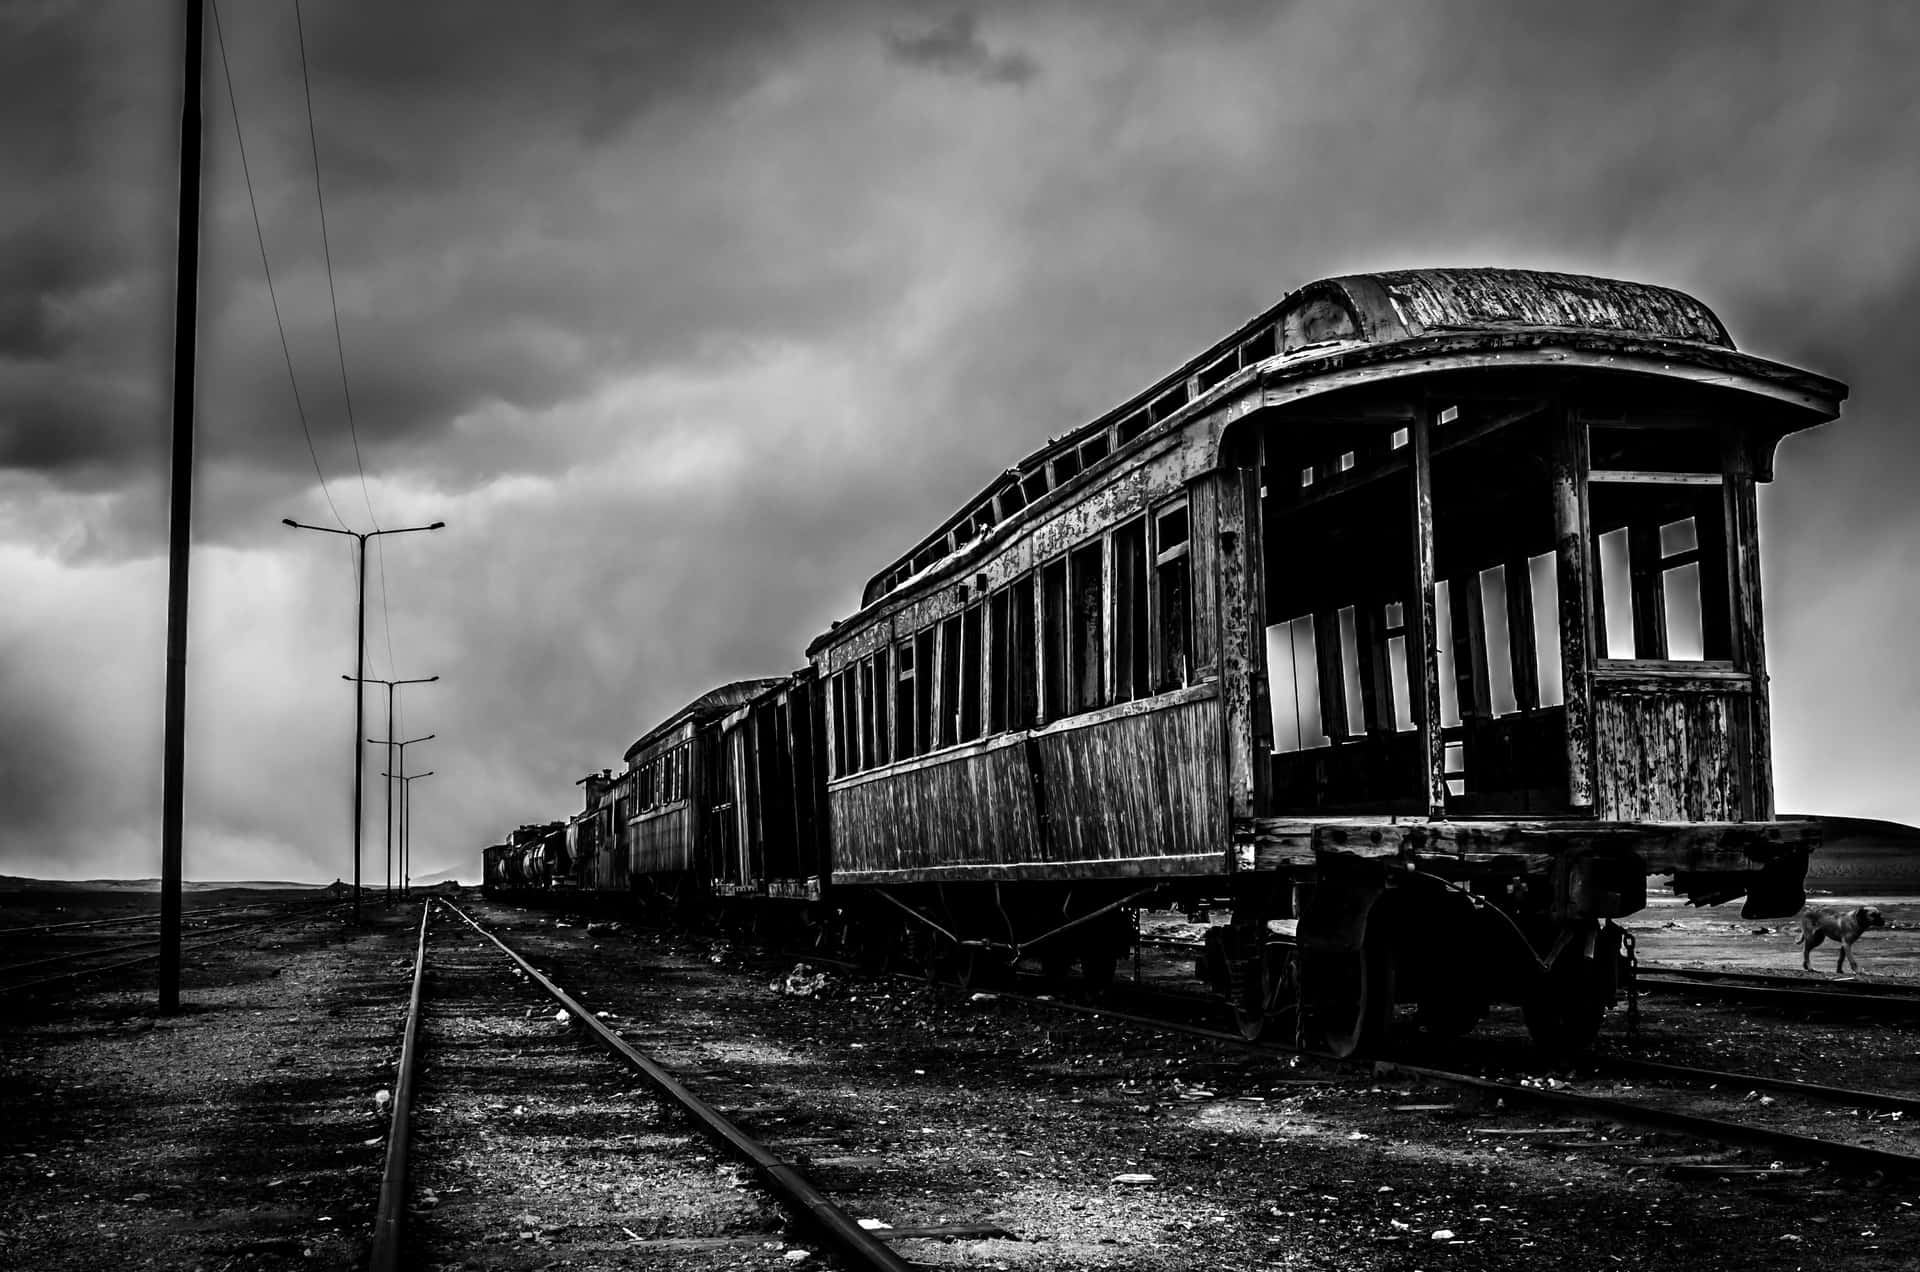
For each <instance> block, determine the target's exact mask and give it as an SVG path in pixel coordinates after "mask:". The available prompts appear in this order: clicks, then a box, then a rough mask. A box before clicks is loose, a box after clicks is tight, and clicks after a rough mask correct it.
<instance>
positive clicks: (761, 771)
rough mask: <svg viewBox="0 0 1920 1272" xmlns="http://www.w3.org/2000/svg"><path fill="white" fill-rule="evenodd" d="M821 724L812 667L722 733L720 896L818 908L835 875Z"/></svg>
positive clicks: (726, 723) (764, 696) (738, 714)
mask: <svg viewBox="0 0 1920 1272" xmlns="http://www.w3.org/2000/svg"><path fill="white" fill-rule="evenodd" d="M822 721H823V717H822V715H821V711H820V703H819V685H818V682H817V681H816V680H815V678H814V674H813V669H812V668H811V667H807V668H804V669H802V670H800V671H797V672H795V673H794V674H793V675H792V676H791V677H789V678H788V679H786V680H781V681H777V682H775V684H774V685H773V687H771V688H768V689H766V690H763V691H762V692H761V693H759V694H758V695H756V696H755V697H753V698H752V699H750V700H748V701H747V702H744V703H742V704H741V705H740V706H739V707H737V708H736V709H735V710H733V711H732V712H731V713H729V714H728V715H727V716H725V717H724V718H722V719H721V720H720V721H719V722H718V724H717V725H716V726H715V727H716V729H717V732H718V749H719V765H718V769H719V772H718V782H717V785H716V789H715V795H716V800H715V805H714V811H715V814H716V817H717V824H716V827H715V852H714V857H713V862H714V877H713V891H714V894H715V895H717V896H722V897H735V898H747V897H765V898H772V899H779V900H803V901H818V900H820V899H821V897H822V891H823V886H824V885H825V882H826V880H827V876H828V874H829V870H828V862H827V833H826V820H825V818H826V777H827V774H826V766H825V763H824V757H823V756H822V755H821V754H820V744H819V739H820V737H821V736H822V733H823V726H822Z"/></svg>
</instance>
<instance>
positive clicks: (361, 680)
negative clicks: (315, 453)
mask: <svg viewBox="0 0 1920 1272" xmlns="http://www.w3.org/2000/svg"><path fill="white" fill-rule="evenodd" d="M280 524H282V525H286V526H292V527H293V528H294V529H295V530H318V531H320V532H321V533H322V534H344V535H347V536H349V537H351V538H354V539H358V540H359V541H360V564H359V567H358V571H357V579H356V581H357V582H358V584H359V587H360V618H359V629H358V630H359V643H358V645H357V647H356V651H355V662H354V665H353V671H354V674H353V676H352V677H351V679H352V680H353V681H354V686H353V923H354V926H355V927H358V926H360V821H361V816H360V803H361V799H360V792H361V787H362V786H363V785H365V777H366V763H367V757H366V752H365V751H363V750H362V749H361V746H360V739H361V737H362V736H364V734H365V731H366V727H367V693H366V679H367V540H368V539H372V538H375V537H376V536H378V535H383V534H412V533H414V532H415V531H417V530H438V529H441V528H442V527H444V526H445V525H446V524H447V523H446V522H444V521H436V522H434V523H433V524H432V525H430V526H400V527H398V528H396V529H392V530H347V529H343V528H340V527H336V526H310V525H308V524H307V523H306V522H304V521H295V520H294V519H293V518H292V517H282V518H280Z"/></svg>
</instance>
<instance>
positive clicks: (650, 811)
mask: <svg viewBox="0 0 1920 1272" xmlns="http://www.w3.org/2000/svg"><path fill="white" fill-rule="evenodd" d="M779 683H780V682H779V681H777V680H739V681H735V682H733V683H731V684H726V685H721V686H720V687H719V688H717V689H712V690H709V691H708V692H706V693H704V694H702V695H700V697H698V698H695V699H694V700H693V701H692V702H690V703H688V704H687V705H686V706H684V707H682V708H681V709H680V710H678V711H676V712H674V714H673V715H671V716H669V717H667V719H666V720H664V721H662V722H661V723H660V724H658V725H656V726H655V727H653V728H652V729H649V730H648V731H647V732H646V733H644V734H642V735H641V736H640V737H639V738H638V739H637V740H636V741H635V742H634V744H633V745H632V746H630V747H628V748H627V753H626V763H627V775H628V780H629V782H630V784H631V792H632V793H631V796H630V799H631V811H630V813H629V815H628V821H627V825H628V842H629V844H630V858H629V863H628V872H629V875H630V877H631V878H632V880H633V881H634V882H635V884H636V886H640V887H643V888H645V889H647V890H649V891H652V892H655V893H658V894H664V895H666V896H669V897H673V898H675V899H677V900H681V901H686V902H692V901H694V900H695V899H697V898H699V897H702V896H704V895H706V892H707V885H708V881H709V880H710V879H711V877H712V861H713V853H714V843H715V837H716V835H717V834H718V831H719V814H718V813H716V812H715V810H714V807H713V804H714V800H713V792H714V791H715V790H716V789H718V786H719V773H720V763H721V760H720V754H719V736H718V733H717V731H716V730H715V729H714V728H713V727H712V726H713V725H714V724H716V723H717V722H718V721H719V720H720V718H721V717H722V716H725V715H726V714H727V713H728V712H730V711H732V710H733V709H734V708H736V707H738V706H740V705H741V704H742V703H744V702H746V701H748V700H749V699H751V698H752V697H754V696H755V695H757V694H759V693H761V692H763V691H765V690H767V689H770V688H772V687H774V686H775V685H777V684H779Z"/></svg>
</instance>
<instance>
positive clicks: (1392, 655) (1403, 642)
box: [1381, 601, 1413, 733]
mask: <svg viewBox="0 0 1920 1272" xmlns="http://www.w3.org/2000/svg"><path fill="white" fill-rule="evenodd" d="M1384 613H1385V616H1386V622H1385V625H1384V627H1383V629H1382V633H1381V634H1382V635H1384V636H1385V637H1386V638H1387V639H1386V647H1387V677H1388V681H1389V683H1391V684H1392V686H1393V727H1394V730H1395V731H1396V732H1399V733H1406V732H1408V731H1410V730H1411V729H1412V728H1413V697H1412V695H1411V694H1410V693H1409V692H1408V686H1407V607H1406V606H1405V605H1402V604H1401V603H1400V602H1399V601H1393V602H1391V603H1389V604H1388V605H1387V606H1386V608H1385V610H1384Z"/></svg>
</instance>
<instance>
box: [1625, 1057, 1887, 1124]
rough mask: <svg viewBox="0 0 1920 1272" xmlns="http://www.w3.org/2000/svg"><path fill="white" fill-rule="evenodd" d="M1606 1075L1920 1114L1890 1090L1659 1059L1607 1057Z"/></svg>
mask: <svg viewBox="0 0 1920 1272" xmlns="http://www.w3.org/2000/svg"><path fill="white" fill-rule="evenodd" d="M1594 1067H1595V1069H1596V1070H1598V1071H1599V1072H1602V1073H1614V1074H1619V1075H1621V1076H1623V1077H1628V1076H1632V1077H1643V1078H1672V1079H1688V1078H1691V1079H1695V1080H1701V1081H1707V1082H1724V1083H1727V1084H1729V1085H1732V1086H1744V1087H1747V1088H1749V1089H1758V1090H1764V1091H1779V1092H1782V1093H1784V1094H1786V1095H1799V1096H1804V1097H1806V1098H1807V1099H1810V1100H1825V1101H1827V1102H1828V1103H1831V1104H1863V1105H1870V1106H1871V1107H1873V1108H1877V1109H1885V1110H1887V1111H1888V1112H1892V1113H1911V1114H1920V1099H1915V1098H1914V1097H1912V1096H1907V1095H1894V1094H1892V1093H1890V1092H1886V1091H1862V1090H1859V1089H1858V1088H1855V1087H1836V1086H1824V1085H1822V1084H1820V1083H1818V1082H1798V1081H1795V1080H1794V1079H1792V1078H1772V1077H1767V1076H1766V1075H1765V1074H1759V1073H1733V1072H1729V1071H1726V1070H1722V1069H1700V1068H1696V1067H1694V1066H1693V1065H1688V1064H1662V1063H1660V1062H1659V1061H1658V1060H1639V1059H1634V1058H1631V1057H1626V1056H1618V1057H1616V1056H1604V1057H1601V1058H1600V1059H1599V1060H1598V1061H1597V1062H1596V1064H1595V1066H1594Z"/></svg>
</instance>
